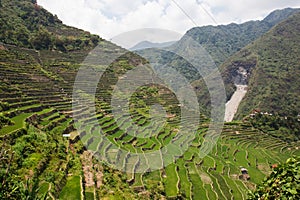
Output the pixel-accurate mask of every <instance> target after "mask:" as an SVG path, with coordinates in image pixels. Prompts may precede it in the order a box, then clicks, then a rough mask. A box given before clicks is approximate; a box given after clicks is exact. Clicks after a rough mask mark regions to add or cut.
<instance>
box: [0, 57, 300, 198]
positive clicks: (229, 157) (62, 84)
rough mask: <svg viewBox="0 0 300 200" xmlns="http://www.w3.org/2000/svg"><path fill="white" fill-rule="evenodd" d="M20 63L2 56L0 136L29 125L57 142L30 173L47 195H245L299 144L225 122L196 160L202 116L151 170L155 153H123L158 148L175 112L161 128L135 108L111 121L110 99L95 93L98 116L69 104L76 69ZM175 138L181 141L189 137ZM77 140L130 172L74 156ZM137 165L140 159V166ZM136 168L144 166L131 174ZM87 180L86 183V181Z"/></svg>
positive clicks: (23, 131) (13, 137) (172, 132)
mask: <svg viewBox="0 0 300 200" xmlns="http://www.w3.org/2000/svg"><path fill="white" fill-rule="evenodd" d="M22 63H23V62H21V61H20V63H19V64H15V63H14V64H13V66H14V67H12V66H11V65H9V64H7V63H6V64H5V63H1V62H0V69H1V74H0V77H1V85H0V90H1V93H0V100H1V104H5V105H7V108H5V109H2V111H1V115H3V116H4V117H6V118H9V119H10V120H11V124H10V125H6V126H4V127H2V128H1V129H0V138H1V140H2V141H7V140H9V141H10V143H11V144H14V143H16V141H18V140H21V139H22V137H25V136H26V135H27V134H28V133H29V132H30V131H29V130H31V131H35V132H38V133H39V134H45V137H51V138H52V139H54V140H55V141H57V142H58V144H59V145H58V144H57V145H56V146H54V147H51V146H50V147H48V148H49V153H48V157H47V158H46V160H45V161H43V165H42V166H43V167H42V168H41V170H40V171H39V172H36V175H37V176H38V177H40V179H41V180H44V181H43V182H41V187H42V191H49V194H50V197H52V199H55V198H58V197H59V198H60V199H68V198H69V197H70V196H69V194H70V193H72V195H73V198H74V199H80V198H86V199H94V198H98V197H99V198H105V197H107V198H108V197H112V196H113V194H115V195H118V196H123V198H126V197H128V196H130V195H131V194H130V193H131V192H135V194H134V195H133V196H134V198H140V196H139V195H138V194H139V193H143V192H145V191H160V194H161V195H164V196H166V197H169V198H170V199H172V198H173V199H176V198H179V197H182V198H184V199H199V200H202V199H246V197H247V192H248V190H249V189H254V188H255V185H256V184H257V183H259V182H260V181H262V180H263V178H264V177H265V176H266V175H267V174H268V173H270V171H271V169H270V166H271V165H272V164H275V163H280V162H282V161H284V160H286V159H287V158H288V157H290V156H292V155H300V150H299V147H300V142H292V143H287V142H284V141H282V140H280V139H278V138H274V137H272V136H270V135H268V134H266V133H262V132H260V131H259V130H257V129H255V128H253V127H252V126H251V125H250V124H249V123H248V122H247V121H244V122H232V123H226V124H225V126H224V128H223V132H222V135H221V137H220V139H219V141H218V142H217V144H216V146H215V147H214V148H213V150H212V152H210V154H209V155H208V156H206V157H204V158H201V157H200V152H199V148H200V147H201V144H202V141H203V137H204V135H205V133H206V131H207V127H208V123H209V121H208V119H206V118H205V117H204V116H200V119H201V120H200V121H201V123H200V125H199V127H198V131H197V132H196V133H195V138H194V139H193V140H192V141H191V145H190V146H189V147H188V149H187V151H185V152H180V150H178V148H174V149H173V151H179V152H176V153H175V155H179V156H172V157H168V158H161V159H172V161H173V162H172V163H171V164H170V165H168V166H166V167H165V168H163V169H161V170H156V171H151V170H150V169H151V166H150V164H149V162H150V161H151V162H152V161H153V162H155V161H157V158H155V159H153V160H150V161H148V162H144V160H141V159H143V158H137V157H134V156H129V154H127V153H124V152H132V153H140V154H146V153H151V152H153V151H156V150H159V149H161V148H163V147H164V146H166V145H167V144H169V143H170V141H172V140H173V139H174V138H175V136H176V133H177V132H178V130H177V129H178V128H179V126H178V123H177V122H176V120H178V118H175V120H173V121H172V120H167V124H166V125H165V126H164V127H163V128H161V129H160V130H159V129H158V128H159V127H155V126H154V127H152V128H149V127H148V125H149V122H148V121H149V116H147V114H145V112H140V110H138V109H136V110H134V111H132V112H131V113H130V114H126V115H123V116H121V117H120V118H118V119H116V118H115V117H114V116H113V115H112V112H111V108H110V106H109V104H107V103H106V102H104V101H102V100H101V99H98V100H97V101H96V115H95V116H92V117H90V118H86V117H84V116H85V114H86V112H88V111H89V109H88V106H87V107H82V106H80V105H78V107H76V106H75V107H73V110H72V99H71V94H72V83H73V81H74V78H75V74H76V70H74V71H63V70H61V71H59V72H58V71H57V70H58V69H57V68H55V67H53V68H50V67H49V68H47V69H43V70H41V66H39V65H36V66H31V65H29V64H22ZM45 71H48V72H49V74H51V76H53V77H50V76H49V74H48V75H47V74H45ZM8 86H9V87H8ZM101 95H102V94H101V91H97V94H96V96H101ZM73 103H74V102H73ZM73 105H74V104H73ZM72 116H77V117H80V116H81V119H82V123H83V124H84V128H85V132H81V133H79V134H78V133H77V132H76V130H75V127H74V121H73V118H72ZM183 120H189V119H183ZM130 121H134V124H135V125H136V126H138V127H140V128H141V129H142V130H143V131H142V132H143V137H138V135H137V134H136V133H135V132H134V131H135V130H134V129H133V125H132V124H131V123H129V122H130ZM117 122H118V123H117ZM120 125H121V127H122V128H121V127H120ZM157 130H158V131H157ZM152 131H156V132H157V134H153V133H152ZM65 134H71V137H70V138H65V137H63V135H65ZM79 136H80V139H81V140H79ZM100 136H101V137H100ZM145 136H147V137H145ZM148 136H149V137H148ZM177 139H178V140H179V141H181V142H182V144H184V142H185V140H188V138H177ZM82 144H84V145H85V146H86V148H87V149H89V150H91V152H94V153H97V152H98V153H100V154H101V156H102V158H103V160H107V161H109V162H110V163H118V162H117V161H118V160H124V161H126V162H124V163H118V164H120V165H122V166H121V167H123V168H124V169H131V171H127V173H125V172H118V174H122V175H118V176H119V177H117V175H114V174H113V173H112V172H111V173H106V172H104V170H103V163H102V162H96V160H95V158H93V159H92V160H91V161H89V162H87V161H83V160H82V159H80V156H79V155H80V154H82V152H83V151H85V150H86V148H83V147H82ZM120 149H122V150H123V151H120ZM172 153H174V152H172ZM41 155H43V154H32V155H31V157H29V158H28V159H31V160H35V161H34V162H33V163H35V164H33V165H32V166H31V168H32V169H34V168H35V167H36V166H35V165H41V160H42V159H43V158H42V157H43V156H41ZM85 162H87V163H92V164H84V163H85ZM140 163H146V164H145V165H143V166H141V164H140ZM147 163H148V164H147ZM85 166H86V167H85ZM241 167H245V168H247V170H248V172H249V175H250V180H242V179H240V178H239V176H240V175H241V171H240V168H241ZM137 169H140V170H141V169H142V171H143V172H142V173H136V170H137ZM25 171H26V170H25ZM22 173H23V172H22ZM24 173H25V174H27V173H29V172H28V171H26V172H24ZM87 176H89V177H87ZM49 177H50V178H49ZM120 177H121V178H120ZM87 178H89V179H90V180H92V181H91V184H90V185H89V186H88V187H84V186H86V184H87V182H86V181H85V180H86V179H87ZM102 181H106V183H107V184H108V186H109V187H111V188H110V190H108V191H107V193H103V191H104V189H103V188H104V186H103V184H102ZM122 181H123V182H124V183H125V184H126V185H129V189H128V191H127V190H126V191H127V192H126V191H125V190H124V191H123V192H122V191H121V189H120V188H122V187H123V186H120V183H119V182H122ZM150 185H151V187H150ZM116 186H118V187H119V189H116V188H115V187H116ZM124 187H125V186H124ZM114 188H115V189H114ZM70 191H74V192H70ZM129 194H130V195H129ZM127 195H128V196H127ZM130 197H132V196H130ZM149 198H150V197H149Z"/></svg>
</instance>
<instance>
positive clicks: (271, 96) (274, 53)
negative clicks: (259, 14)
mask: <svg viewBox="0 0 300 200" xmlns="http://www.w3.org/2000/svg"><path fill="white" fill-rule="evenodd" d="M299 22H300V13H299V12H298V13H296V14H294V15H293V16H291V17H289V18H288V19H287V20H285V21H283V22H281V23H279V24H278V25H276V26H275V27H274V28H272V29H271V30H270V31H269V32H268V33H266V34H264V35H263V36H262V37H260V38H259V39H257V40H256V41H254V42H253V43H251V44H249V45H248V46H247V47H245V48H243V49H242V50H241V51H239V52H238V53H237V54H235V55H234V56H232V57H231V58H229V59H228V60H227V61H226V62H225V63H224V64H223V65H221V67H220V68H221V70H222V71H223V75H224V82H225V84H227V85H228V84H231V88H233V87H234V86H233V84H234V82H235V80H239V79H240V78H237V76H239V75H238V71H239V70H241V68H242V69H243V70H246V73H247V76H246V80H245V81H246V82H247V84H248V92H247V94H246V96H245V98H244V99H243V101H242V103H241V104H240V106H239V109H238V113H237V116H236V117H237V118H242V117H244V116H246V115H247V114H249V113H251V112H252V110H261V111H264V112H269V113H279V114H281V115H284V116H285V115H287V116H294V117H295V116H297V115H298V114H299V113H300V110H299V108H300V102H299V92H300V86H299V84H297V83H298V82H299V81H300V79H299V77H300V64H299V59H300V57H299V55H300V46H299V44H300V35H299V31H300V23H299Z"/></svg>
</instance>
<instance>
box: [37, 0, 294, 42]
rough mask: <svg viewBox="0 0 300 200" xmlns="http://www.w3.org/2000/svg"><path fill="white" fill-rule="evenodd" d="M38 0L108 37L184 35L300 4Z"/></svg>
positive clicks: (68, 20) (218, 0) (288, 0)
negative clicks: (159, 32)
mask: <svg viewBox="0 0 300 200" xmlns="http://www.w3.org/2000/svg"><path fill="white" fill-rule="evenodd" d="M174 2H177V4H178V5H179V7H180V8H179V7H178V6H177V5H176V3H174ZM38 3H39V4H40V5H42V6H43V7H44V8H45V9H47V10H49V11H50V12H52V13H54V14H57V15H58V17H59V18H60V19H61V20H62V21H63V22H64V23H66V24H68V25H71V26H75V27H78V28H82V29H84V30H87V31H90V32H92V33H96V34H98V35H100V36H101V37H103V38H105V39H110V38H112V37H114V36H116V35H118V34H120V33H123V32H126V31H132V30H135V29H142V28H161V29H168V30H172V31H176V32H179V33H181V34H184V33H185V32H186V31H187V30H189V29H190V28H192V27H194V26H196V25H195V23H196V24H197V25H198V26H202V25H208V24H212V25H215V23H214V21H216V22H217V23H218V24H226V23H230V22H244V21H247V20H252V19H262V18H263V17H265V16H266V15H267V14H268V13H270V12H271V11H272V10H274V9H278V8H285V7H300V2H299V1H294V0H285V1H282V0H263V1H261V0H247V1H236V0H227V1H224V0H202V1H201V0H185V1H183V0H63V1H62V0H38ZM190 18H191V19H190ZM170 40H172V38H170Z"/></svg>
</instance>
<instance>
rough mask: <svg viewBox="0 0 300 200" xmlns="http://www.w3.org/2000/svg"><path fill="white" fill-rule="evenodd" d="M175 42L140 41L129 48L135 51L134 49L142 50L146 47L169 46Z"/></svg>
mask: <svg viewBox="0 0 300 200" xmlns="http://www.w3.org/2000/svg"><path fill="white" fill-rule="evenodd" d="M175 42H176V41H170V42H162V43H158V42H149V41H142V42H139V43H138V44H136V45H134V46H133V47H131V48H130V49H129V50H131V51H136V50H142V49H148V48H163V47H168V46H171V45H172V44H174V43H175Z"/></svg>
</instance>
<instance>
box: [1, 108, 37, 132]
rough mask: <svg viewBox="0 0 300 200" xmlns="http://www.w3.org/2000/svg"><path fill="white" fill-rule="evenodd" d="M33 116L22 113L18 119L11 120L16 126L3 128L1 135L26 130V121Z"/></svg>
mask: <svg viewBox="0 0 300 200" xmlns="http://www.w3.org/2000/svg"><path fill="white" fill-rule="evenodd" d="M31 115H32V113H22V114H20V115H18V116H16V117H13V118H11V120H12V121H13V122H14V125H11V126H6V127H4V128H2V129H1V130H0V135H1V136H2V135H6V134H9V133H11V132H14V131H17V130H19V129H22V128H25V127H26V125H25V119H26V118H27V117H29V116H31Z"/></svg>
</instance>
